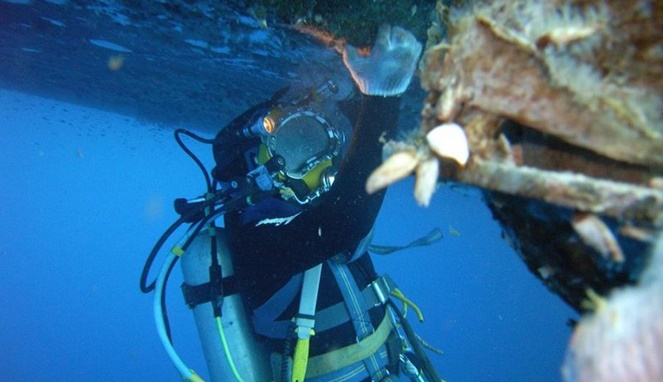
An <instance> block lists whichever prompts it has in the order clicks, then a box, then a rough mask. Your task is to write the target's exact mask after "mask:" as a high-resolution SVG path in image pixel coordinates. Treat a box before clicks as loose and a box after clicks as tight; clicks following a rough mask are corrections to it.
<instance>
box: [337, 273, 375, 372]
mask: <svg viewBox="0 0 663 382" xmlns="http://www.w3.org/2000/svg"><path fill="white" fill-rule="evenodd" d="M327 263H328V264H329V267H330V268H331V271H332V274H333V275H334V278H335V279H336V283H337V284H338V286H339V289H340V290H341V294H342V295H343V301H344V302H345V306H346V308H347V309H348V313H349V314H350V318H351V319H352V323H353V325H354V328H355V333H356V335H357V342H361V341H362V340H363V339H365V338H366V337H368V336H369V335H370V334H372V333H373V332H374V329H373V325H372V324H371V317H370V314H369V309H370V308H371V307H370V306H366V304H365V303H364V299H363V296H362V294H361V292H360V290H359V287H358V286H357V283H356V281H355V279H354V277H352V274H351V273H350V270H349V269H348V267H347V265H345V264H340V263H337V262H334V261H328V262H327ZM363 362H364V366H366V369H367V370H368V372H369V374H370V375H371V378H372V379H374V380H380V379H382V376H380V375H378V374H379V373H381V372H382V370H381V369H382V367H381V366H380V365H379V363H378V360H377V359H376V357H375V354H371V355H369V356H368V357H366V358H364V359H363Z"/></svg>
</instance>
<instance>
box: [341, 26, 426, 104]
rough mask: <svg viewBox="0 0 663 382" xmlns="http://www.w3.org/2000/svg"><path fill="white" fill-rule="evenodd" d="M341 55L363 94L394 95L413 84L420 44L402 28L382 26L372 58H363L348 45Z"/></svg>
mask: <svg viewBox="0 0 663 382" xmlns="http://www.w3.org/2000/svg"><path fill="white" fill-rule="evenodd" d="M342 54H343V63H345V66H346V67H347V68H348V70H350V74H351V75H352V78H353V79H354V80H355V82H356V83H357V86H359V89H360V90H361V92H362V93H364V94H366V95H380V96H395V95H399V94H402V93H403V92H404V91H405V89H407V86H408V85H409V84H410V79H412V75H413V74H414V69H415V67H416V65H417V60H418V58H419V55H420V54H421V43H420V42H419V41H417V39H416V38H415V37H414V35H413V34H412V33H410V32H408V31H406V30H405V29H403V28H399V27H393V28H392V27H391V26H389V25H383V26H381V27H380V29H379V30H378V36H377V40H376V41H375V46H373V49H372V51H371V54H370V55H369V56H367V57H362V56H360V55H359V53H358V52H357V49H356V48H355V47H354V46H352V45H346V46H345V48H344V49H343V52H342Z"/></svg>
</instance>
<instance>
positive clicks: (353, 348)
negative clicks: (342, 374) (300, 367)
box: [306, 314, 394, 378]
mask: <svg viewBox="0 0 663 382" xmlns="http://www.w3.org/2000/svg"><path fill="white" fill-rule="evenodd" d="M393 328H394V327H393V325H392V323H391V319H390V318H389V315H388V314H385V316H384V318H383V319H382V322H381V323H380V325H379V326H378V328H377V329H376V330H375V331H374V332H373V333H372V334H370V335H368V336H366V338H364V339H363V340H361V341H359V342H357V343H354V344H352V345H348V346H345V347H342V348H340V349H336V350H332V351H330V352H328V353H325V354H320V355H318V356H315V357H312V358H310V359H309V360H308V368H307V369H306V375H307V376H308V377H309V378H315V377H318V376H321V375H324V374H327V373H330V372H332V371H334V370H339V369H342V368H344V367H347V366H350V365H352V364H353V363H356V362H360V361H362V360H364V359H366V358H369V357H370V356H371V355H372V354H374V353H375V352H377V351H378V349H380V346H382V345H383V344H384V343H385V342H386V341H387V338H389V334H390V333H391V331H392V329H393Z"/></svg>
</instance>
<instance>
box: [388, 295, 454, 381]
mask: <svg viewBox="0 0 663 382" xmlns="http://www.w3.org/2000/svg"><path fill="white" fill-rule="evenodd" d="M387 304H388V305H389V306H390V307H391V310H392V311H393V312H394V313H395V314H396V316H397V317H398V321H399V322H400V324H401V327H402V328H403V331H404V332H405V335H406V336H407V339H408V342H410V345H412V350H414V354H415V355H416V356H417V358H418V359H419V361H420V362H421V365H422V369H423V370H422V371H423V373H424V375H425V376H426V378H428V379H429V380H430V381H433V382H440V381H444V380H443V379H442V378H440V376H439V375H438V374H437V370H435V367H434V366H433V364H432V363H431V361H430V359H428V355H426V351H425V350H424V348H423V346H421V344H420V343H419V341H418V340H417V335H416V334H415V332H414V329H412V326H410V323H409V322H408V321H407V320H406V319H405V317H404V316H403V313H401V311H400V310H399V309H398V307H397V306H396V304H395V303H394V302H393V301H391V300H387Z"/></svg>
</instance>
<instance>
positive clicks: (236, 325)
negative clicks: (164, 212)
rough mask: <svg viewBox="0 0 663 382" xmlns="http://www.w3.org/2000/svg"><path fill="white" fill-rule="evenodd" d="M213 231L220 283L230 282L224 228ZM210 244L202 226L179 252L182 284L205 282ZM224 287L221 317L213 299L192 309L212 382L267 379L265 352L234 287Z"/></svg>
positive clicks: (193, 285)
mask: <svg viewBox="0 0 663 382" xmlns="http://www.w3.org/2000/svg"><path fill="white" fill-rule="evenodd" d="M215 231H216V247H217V251H216V252H217V253H216V255H217V258H218V264H220V265H221V269H222V277H223V279H224V281H225V282H224V283H225V284H230V283H229V282H227V281H228V280H232V276H233V273H234V270H233V265H232V258H231V254H230V252H229V251H228V248H227V246H226V242H225V237H224V234H225V232H224V231H223V229H221V228H216V230H215ZM211 246H212V242H211V238H210V236H209V234H208V233H207V232H206V231H205V230H204V231H203V232H201V233H200V234H198V236H197V237H196V238H195V239H194V240H193V242H192V243H191V245H190V246H189V248H188V249H187V251H186V252H185V253H184V254H183V255H182V260H181V263H182V264H181V268H182V274H183V276H184V283H185V286H188V287H189V288H191V287H193V288H195V287H196V286H200V285H204V284H207V283H209V281H210V266H211V263H212V261H211V256H210V253H211ZM183 287H184V286H183ZM184 289H185V290H186V288H184ZM228 289H230V288H226V287H224V290H225V291H224V295H223V296H222V298H223V310H222V311H223V313H222V315H221V317H219V318H217V317H215V316H214V308H213V303H212V302H209V301H208V302H204V303H200V304H197V305H196V306H194V307H193V309H192V310H193V316H194V320H195V321H196V326H197V328H198V333H199V335H200V341H201V343H202V346H203V352H204V354H205V360H206V362H207V368H208V371H209V375H210V378H211V380H212V381H214V382H228V381H247V382H248V381H269V380H271V369H270V366H269V356H268V352H267V351H266V350H265V349H264V348H263V347H262V345H261V343H260V342H259V341H257V340H256V338H255V335H254V333H253V331H252V329H251V323H250V322H249V315H248V314H247V313H246V309H245V307H244V302H243V301H242V296H241V295H240V294H239V293H238V291H237V288H232V289H235V290H232V289H231V290H228ZM219 323H220V324H219Z"/></svg>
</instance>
